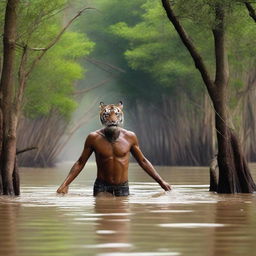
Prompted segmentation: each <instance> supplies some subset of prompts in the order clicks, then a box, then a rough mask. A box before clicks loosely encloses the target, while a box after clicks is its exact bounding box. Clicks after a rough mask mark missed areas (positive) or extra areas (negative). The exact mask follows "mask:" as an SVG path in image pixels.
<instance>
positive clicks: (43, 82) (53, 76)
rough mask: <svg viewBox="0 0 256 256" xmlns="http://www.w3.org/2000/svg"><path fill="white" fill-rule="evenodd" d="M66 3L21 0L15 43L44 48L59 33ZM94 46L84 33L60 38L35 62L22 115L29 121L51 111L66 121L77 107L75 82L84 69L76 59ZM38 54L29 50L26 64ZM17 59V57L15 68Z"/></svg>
mask: <svg viewBox="0 0 256 256" xmlns="http://www.w3.org/2000/svg"><path fill="white" fill-rule="evenodd" d="M67 2H68V1H67V0H57V1H51V0H35V1H24V2H22V3H21V5H20V9H19V14H18V17H19V22H18V24H19V27H18V43H19V44H20V45H24V44H25V45H28V47H30V48H44V47H47V46H48V45H49V43H51V42H52V41H53V40H54V39H55V38H56V36H57V35H58V33H59V32H60V31H61V29H62V27H63V26H64V25H63V24H66V22H67V20H66V21H63V19H64V16H63V9H64V8H65V7H66V5H67ZM93 47H94V43H93V42H92V41H90V40H89V39H88V38H87V36H86V35H85V34H82V33H78V32H71V31H66V32H65V33H64V34H63V35H62V37H61V39H60V40H59V41H58V42H57V43H56V45H54V46H53V47H52V48H51V49H50V50H48V51H47V53H46V54H45V55H44V57H43V58H42V59H41V60H40V61H39V62H38V63H37V65H36V66H35V69H34V70H33V72H32V74H31V76H30V77H29V80H28V83H27V88H26V93H25V105H24V113H25V115H26V116H28V117H30V118H36V117H38V116H42V115H48V114H49V113H50V112H51V111H52V109H55V110H58V112H59V113H60V114H61V115H62V116H64V117H65V118H69V117H70V115H71V113H72V111H74V109H75V108H76V106H77V103H76V101H75V100H74V99H73V96H72V93H73V90H74V82H75V81H76V80H78V79H82V78H83V75H84V72H85V70H84V68H83V67H82V66H81V65H80V64H79V62H78V58H81V57H83V56H87V55H89V53H90V52H91V51H92V49H93ZM39 54H40V52H38V51H32V50H29V54H28V57H29V59H28V64H27V66H26V69H29V66H30V65H31V64H32V62H33V60H34V59H35V58H36V57H37V56H38V55H39ZM19 59H20V56H18V58H17V65H16V66H17V67H18V65H19Z"/></svg>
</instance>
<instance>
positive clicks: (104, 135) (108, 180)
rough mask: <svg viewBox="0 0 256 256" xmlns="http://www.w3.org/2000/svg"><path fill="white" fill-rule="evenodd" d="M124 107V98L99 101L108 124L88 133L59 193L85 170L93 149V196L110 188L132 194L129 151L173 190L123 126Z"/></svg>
mask: <svg viewBox="0 0 256 256" xmlns="http://www.w3.org/2000/svg"><path fill="white" fill-rule="evenodd" d="M122 109H123V104H122V102H119V104H117V105H114V104H110V105H104V103H102V102H101V103H100V119H101V122H102V124H103V125H104V126H105V128H103V129H100V130H97V131H95V132H92V133H90V134H89V135H88V137H87V138H86V141H85V145H84V150H83V152H82V155H81V156H80V158H79V159H78V161H77V162H76V163H75V164H74V165H73V167H72V168H71V170H70V172H69V174H68V176H67V178H66V179H65V180H64V182H63V184H62V185H61V186H60V187H59V188H58V190H57V193H61V194H66V193H67V192H68V186H69V184H70V183H71V182H72V181H73V180H74V179H75V178H76V177H77V175H78V174H79V173H80V172H81V171H82V169H83V167H84V166H85V164H86V162H87V160H88V158H89V157H90V155H91V154H92V153H93V152H94V153H95V157H96V163H97V179H96V181H95V183H94V190H93V195H94V196H97V195H98V194H99V193H100V192H108V193H110V194H112V195H115V196H127V195H129V186H128V165H129V158H130V152H131V153H132V155H133V156H134V158H135V159H136V160H137V162H138V163H139V165H140V166H141V167H142V169H143V170H144V171H146V172H147V173H148V174H149V176H151V177H152V178H153V179H154V180H155V181H156V182H158V183H159V185H160V186H161V187H162V188H163V189H164V190H165V191H169V190H171V186H170V185H169V184H168V183H167V182H165V181H164V180H163V179H162V178H161V177H160V175H159V174H158V173H157V172H156V170H155V169H154V167H153V166H152V164H151V163H150V162H149V161H148V160H147V159H146V158H145V156H144V155H143V153H142V152H141V150H140V148H139V145H138V140H137V137H136V135H135V134H134V133H133V132H130V131H127V130H125V129H123V128H121V127H120V126H121V125H122V123H123V112H122Z"/></svg>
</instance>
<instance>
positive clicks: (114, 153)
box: [94, 138, 131, 158]
mask: <svg viewBox="0 0 256 256" xmlns="http://www.w3.org/2000/svg"><path fill="white" fill-rule="evenodd" d="M130 149H131V144H130V143H129V141H127V140H125V139H121V138H120V139H119V138H118V139H117V140H116V141H114V142H109V141H107V140H106V139H105V138H101V139H100V140H98V141H97V143H95V145H94V152H95V154H96V155H98V156H101V157H106V158H108V157H118V158H122V157H125V156H127V155H128V154H129V152H130Z"/></svg>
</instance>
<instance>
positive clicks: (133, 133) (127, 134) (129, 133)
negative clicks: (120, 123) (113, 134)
mask: <svg viewBox="0 0 256 256" xmlns="http://www.w3.org/2000/svg"><path fill="white" fill-rule="evenodd" d="M121 131H122V133H123V134H124V135H125V136H128V137H130V138H136V134H135V132H133V131H129V130H126V129H123V128H121Z"/></svg>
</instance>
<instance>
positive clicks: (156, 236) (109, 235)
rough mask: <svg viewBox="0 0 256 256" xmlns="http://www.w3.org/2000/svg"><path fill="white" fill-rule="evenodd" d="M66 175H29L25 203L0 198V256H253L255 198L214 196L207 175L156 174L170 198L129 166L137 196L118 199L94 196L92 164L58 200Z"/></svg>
mask: <svg viewBox="0 0 256 256" xmlns="http://www.w3.org/2000/svg"><path fill="white" fill-rule="evenodd" d="M252 169H253V170H254V172H253V175H254V177H255V174H256V172H255V170H256V168H255V166H252ZM68 170H69V166H59V167H58V168H55V169H48V170H40V169H37V170H33V169H24V170H22V173H21V177H22V195H21V197H19V198H10V197H0V225H1V226H0V227H1V229H0V255H6V256H9V255H10V256H20V255H24V256H30V255H31V256H32V255H33V256H34V255H36V256H50V255H53V256H54V255H56V256H57V255H59V256H78V255H79V256H80V255H81V256H82V255H86V256H87V255H88V256H90V255H98V256H145V255H146V256H164V255H166V256H174V255H188V256H190V255H191V256H192V255H193V256H205V255H207V256H208V255H209V256H217V255H218V256H219V255H225V256H233V255H245V256H251V255H254V251H255V249H256V204H255V203H256V194H243V195H240V194H239V195H217V194H214V193H210V192H208V185H207V183H208V170H207V168H202V167H200V168H195V167H193V168H187V167H186V168H181V167H179V168H176V167H162V168H158V170H159V172H160V174H161V175H162V176H163V177H164V178H165V179H166V180H167V181H169V182H170V183H171V184H173V185H174V186H173V187H174V189H173V191H171V192H169V193H165V192H163V191H162V189H161V188H160V187H159V186H158V185H157V184H156V183H154V182H152V180H151V179H150V178H149V177H147V176H146V174H145V173H144V172H143V171H141V170H140V169H139V168H138V167H137V166H136V165H131V168H130V178H129V179H130V190H131V196H129V197H119V198H115V197H99V198H94V197H93V196H92V186H93V181H94V179H95V165H92V164H91V165H90V164H89V165H88V167H87V168H86V170H85V171H84V172H83V173H82V174H81V176H80V177H78V178H77V180H76V181H75V182H74V184H72V186H71V188H70V193H69V194H68V195H67V196H59V195H56V193H55V191H56V189H57V187H58V185H59V184H60V183H61V182H62V180H63V179H64V177H65V176H66V174H67V172H68Z"/></svg>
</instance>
